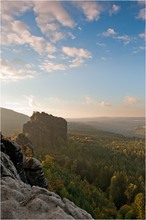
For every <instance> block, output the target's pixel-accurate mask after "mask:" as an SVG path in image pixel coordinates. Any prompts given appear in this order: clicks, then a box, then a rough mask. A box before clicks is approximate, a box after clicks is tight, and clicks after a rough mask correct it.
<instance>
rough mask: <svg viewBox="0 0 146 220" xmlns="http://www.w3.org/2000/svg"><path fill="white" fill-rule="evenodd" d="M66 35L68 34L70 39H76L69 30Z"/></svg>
mask: <svg viewBox="0 0 146 220" xmlns="http://www.w3.org/2000/svg"><path fill="white" fill-rule="evenodd" d="M68 36H70V37H71V39H72V40H74V39H76V37H75V36H74V35H73V34H72V33H71V32H69V33H68Z"/></svg>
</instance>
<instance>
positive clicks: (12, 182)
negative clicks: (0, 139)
mask: <svg viewBox="0 0 146 220" xmlns="http://www.w3.org/2000/svg"><path fill="white" fill-rule="evenodd" d="M0 159H1V160H0V161H1V179H0V181H1V219H41V220H42V219H92V217H91V215H90V214H88V213H87V212H86V211H84V210H82V209H80V208H79V207H77V206H76V205H75V204H74V203H73V202H71V201H69V200H68V199H66V198H64V199H61V198H60V196H58V195H57V194H55V193H53V192H50V191H48V190H47V189H44V188H41V187H39V186H32V187H31V186H30V185H29V184H26V183H24V182H23V181H22V180H21V178H20V176H19V174H18V171H17V169H16V167H15V166H14V163H13V162H12V161H11V160H10V157H9V156H8V155H7V154H6V153H4V152H1V154H0Z"/></svg>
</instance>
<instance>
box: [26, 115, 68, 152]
mask: <svg viewBox="0 0 146 220" xmlns="http://www.w3.org/2000/svg"><path fill="white" fill-rule="evenodd" d="M23 133H24V134H25V135H26V136H27V137H28V138H29V139H30V141H31V142H32V144H33V146H34V147H37V148H41V147H49V146H51V147H53V146H57V145H59V143H60V141H64V142H66V141H67V122H66V120H65V119H63V118H60V117H54V116H52V115H48V114H47V113H44V112H42V113H39V112H34V113H33V115H32V116H31V117H30V121H28V122H27V123H26V124H24V125H23Z"/></svg>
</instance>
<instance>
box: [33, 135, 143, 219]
mask: <svg viewBox="0 0 146 220" xmlns="http://www.w3.org/2000/svg"><path fill="white" fill-rule="evenodd" d="M105 134H106V135H105ZM144 146H145V142H144V140H143V139H138V138H127V137H124V136H120V135H114V134H112V133H104V132H103V133H102V132H101V133H100V132H99V133H98V132H97V134H96V135H95V134H94V135H91V134H90V135H84V134H69V135H68V143H67V144H64V143H63V142H62V141H61V140H60V146H59V147H56V148H54V147H53V148H49V149H46V148H44V149H41V152H37V154H38V157H39V159H40V160H41V161H42V165H43V168H44V172H45V175H46V177H47V178H48V180H49V182H50V185H51V189H52V190H54V191H55V192H57V193H58V194H59V195H60V196H61V197H67V198H68V199H70V200H72V201H73V202H74V203H75V204H76V205H78V206H80V207H81V208H83V209H85V210H87V211H88V212H89V213H90V214H91V215H92V216H93V217H94V218H96V219H144V218H145V215H144V201H145V199H144V186H145V162H144V160H145V156H144V155H145V152H144Z"/></svg>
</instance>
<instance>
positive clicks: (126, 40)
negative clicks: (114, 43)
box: [114, 35, 132, 45]
mask: <svg viewBox="0 0 146 220" xmlns="http://www.w3.org/2000/svg"><path fill="white" fill-rule="evenodd" d="M114 38H115V39H117V40H121V41H123V42H124V44H125V45H127V44H129V43H130V42H131V41H132V38H131V37H129V36H128V35H121V36H116V37H114Z"/></svg>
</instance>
